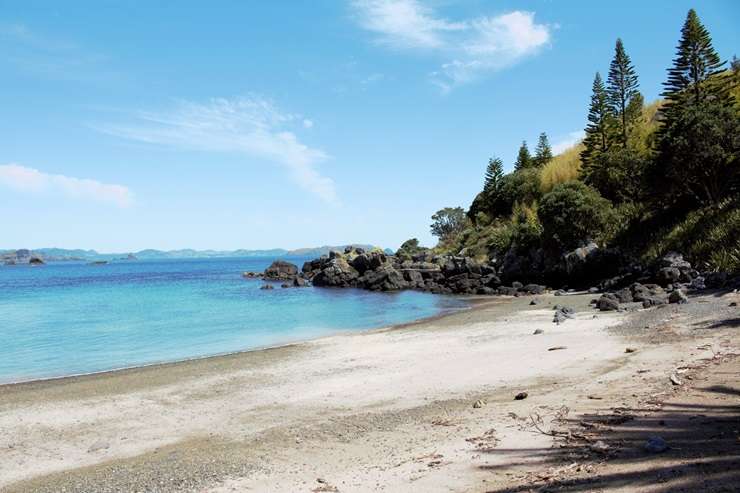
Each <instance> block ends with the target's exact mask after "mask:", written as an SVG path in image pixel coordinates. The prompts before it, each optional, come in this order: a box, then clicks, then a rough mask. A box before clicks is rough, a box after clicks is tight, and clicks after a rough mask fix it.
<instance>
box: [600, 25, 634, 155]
mask: <svg viewBox="0 0 740 493" xmlns="http://www.w3.org/2000/svg"><path fill="white" fill-rule="evenodd" d="M638 86H639V83H638V80H637V73H635V68H634V67H633V66H632V62H631V61H630V57H629V55H627V52H626V51H625V50H624V44H622V40H621V39H617V44H616V46H615V48H614V59H612V63H611V65H610V66H609V77H608V79H607V89H606V93H607V99H608V101H609V106H610V107H611V111H612V113H614V115H615V116H616V120H617V122H616V123H617V129H618V138H619V140H620V141H621V144H622V146H623V147H627V139H628V135H629V127H630V125H631V122H630V121H629V119H628V113H627V106H629V103H630V100H631V99H632V98H633V97H634V96H635V94H636V93H637V87H638Z"/></svg>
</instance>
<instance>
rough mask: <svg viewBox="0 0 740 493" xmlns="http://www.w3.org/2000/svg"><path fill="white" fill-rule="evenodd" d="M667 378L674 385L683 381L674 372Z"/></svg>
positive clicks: (681, 383)
mask: <svg viewBox="0 0 740 493" xmlns="http://www.w3.org/2000/svg"><path fill="white" fill-rule="evenodd" d="M669 380H670V381H671V383H672V384H673V385H676V386H679V385H683V382H682V381H681V379H680V378H678V375H676V374H675V373H671V376H670V378H669Z"/></svg>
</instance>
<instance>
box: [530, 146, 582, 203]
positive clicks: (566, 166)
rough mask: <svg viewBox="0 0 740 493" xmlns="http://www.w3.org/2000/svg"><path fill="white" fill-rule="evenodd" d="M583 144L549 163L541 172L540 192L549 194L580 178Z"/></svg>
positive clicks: (559, 155)
mask: <svg viewBox="0 0 740 493" xmlns="http://www.w3.org/2000/svg"><path fill="white" fill-rule="evenodd" d="M583 148H584V147H583V144H581V143H579V144H577V145H575V146H573V147H571V148H569V149H566V150H565V151H563V152H562V153H560V154H558V155H557V156H555V157H554V158H552V161H550V162H549V163H547V164H546V165H545V167H544V168H542V171H541V172H540V191H541V192H542V193H547V192H549V191H550V190H552V189H553V188H555V186H557V185H560V184H561V183H565V182H568V181H572V180H575V179H577V178H578V174H579V173H580V171H581V158H580V155H581V152H582V151H583Z"/></svg>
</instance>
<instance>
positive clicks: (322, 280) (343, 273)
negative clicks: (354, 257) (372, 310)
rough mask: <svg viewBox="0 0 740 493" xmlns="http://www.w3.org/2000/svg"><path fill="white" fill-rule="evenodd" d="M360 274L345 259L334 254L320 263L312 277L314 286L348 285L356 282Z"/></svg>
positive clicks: (353, 284)
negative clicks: (317, 270)
mask: <svg viewBox="0 0 740 493" xmlns="http://www.w3.org/2000/svg"><path fill="white" fill-rule="evenodd" d="M359 277H360V274H359V273H358V272H357V270H355V268H354V267H352V266H351V265H349V262H347V260H346V259H344V258H343V257H342V256H339V255H336V256H334V257H333V258H330V259H329V260H328V261H327V262H326V263H325V264H323V265H322V267H321V270H320V271H319V272H318V273H316V274H315V275H314V276H313V277H312V282H313V284H314V286H334V287H350V286H355V285H356V284H357V279H358V278H359Z"/></svg>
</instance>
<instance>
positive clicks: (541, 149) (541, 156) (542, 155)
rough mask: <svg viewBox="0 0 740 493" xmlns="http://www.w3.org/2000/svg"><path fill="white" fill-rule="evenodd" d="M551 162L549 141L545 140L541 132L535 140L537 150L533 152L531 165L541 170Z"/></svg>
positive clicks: (545, 135) (544, 135)
mask: <svg viewBox="0 0 740 493" xmlns="http://www.w3.org/2000/svg"><path fill="white" fill-rule="evenodd" d="M551 160H552V148H551V147H550V141H549V140H548V139H547V134H546V133H545V132H542V133H541V134H540V137H539V139H538V140H537V148H536V149H535V151H534V159H533V160H532V163H533V164H534V166H536V167H538V168H542V167H543V166H545V165H546V164H547V163H549V162H550V161H551Z"/></svg>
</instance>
